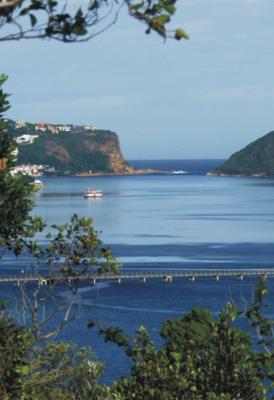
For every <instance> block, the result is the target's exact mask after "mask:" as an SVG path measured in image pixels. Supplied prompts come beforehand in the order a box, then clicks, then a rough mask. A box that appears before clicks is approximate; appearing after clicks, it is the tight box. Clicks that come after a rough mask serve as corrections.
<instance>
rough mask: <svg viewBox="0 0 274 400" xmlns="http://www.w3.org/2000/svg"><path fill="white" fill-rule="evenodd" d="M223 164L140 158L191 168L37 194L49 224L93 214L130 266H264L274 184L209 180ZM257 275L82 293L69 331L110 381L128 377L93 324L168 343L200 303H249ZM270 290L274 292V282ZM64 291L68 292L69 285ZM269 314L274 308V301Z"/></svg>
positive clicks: (78, 182) (13, 265)
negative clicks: (91, 191)
mask: <svg viewBox="0 0 274 400" xmlns="http://www.w3.org/2000/svg"><path fill="white" fill-rule="evenodd" d="M219 163H220V160H193V161H191V160H175V161H172V160H168V161H159V160H154V161H134V162H132V164H133V165H134V166H135V167H136V168H155V169H162V170H170V171H178V170H183V171H185V172H187V173H186V174H178V175H177V174H172V173H171V174H169V175H166V174H164V175H161V174H159V175H147V176H108V177H107V176H106V177H47V178H46V177H44V178H42V180H43V182H44V183H45V186H44V188H43V189H42V190H41V191H39V192H38V193H37V194H36V195H35V202H36V207H35V210H34V214H39V215H42V216H43V217H44V218H45V219H46V221H47V222H48V223H49V224H53V223H63V222H65V221H66V220H67V219H68V217H69V216H70V215H71V214H72V213H77V214H79V215H81V216H90V217H92V218H93V221H94V225H95V227H96V229H97V230H98V232H100V237H101V239H102V240H103V241H104V242H105V243H107V244H108V245H110V246H111V247H112V249H113V253H114V254H115V255H116V256H117V258H118V259H119V260H121V261H122V262H123V263H124V268H125V269H127V270H131V271H137V270H156V269H157V270H159V269H163V270H169V269H172V270H174V269H182V268H214V269H215V268H237V267H241V268H245V267H248V266H251V267H254V268H259V267H263V266H272V265H273V260H274V246H273V241H274V229H273V226H274V180H272V179H259V178H225V177H207V176H205V174H204V173H205V172H206V171H207V170H210V169H212V168H214V167H216V166H217V165H218V164H219ZM89 186H93V187H95V188H98V189H102V190H103V192H104V196H103V197H102V198H100V199H88V200H87V199H84V198H83V192H84V190H85V188H86V187H89ZM28 263H31V260H28V259H22V260H21V261H20V260H12V259H11V258H10V257H6V258H4V260H3V262H2V268H1V272H2V273H10V272H15V271H20V270H21V269H22V268H26V267H27V264H28ZM255 282H256V281H255V279H254V278H247V279H245V280H244V281H238V280H236V279H232V278H223V279H221V280H220V281H219V282H218V283H216V282H214V281H213V280H212V279H209V278H201V279H199V280H198V281H197V282H195V283H190V282H189V281H187V280H186V279H175V280H174V282H173V283H172V284H164V283H163V282H161V281H160V280H157V279H155V280H151V281H149V280H148V281H147V282H146V283H145V284H140V283H139V282H137V281H129V282H122V283H121V284H118V283H111V282H109V283H104V284H98V285H97V286H95V287H90V286H87V287H84V288H82V290H81V292H80V297H79V303H81V309H80V311H79V314H80V315H79V318H78V319H77V321H74V322H73V323H71V324H70V325H69V326H68V328H67V329H65V330H64V331H63V333H62V335H61V337H62V338H65V339H72V340H74V341H76V342H78V343H80V344H84V345H90V346H91V347H92V349H93V350H94V351H95V353H96V354H97V356H98V358H100V359H102V360H104V361H105V362H106V365H107V367H106V373H105V376H104V381H106V382H110V381H111V380H113V379H115V378H117V377H119V376H121V375H122V374H125V373H127V371H128V363H127V360H126V357H125V356H124V355H123V353H122V351H121V350H120V349H118V348H117V347H116V346H114V345H112V344H104V343H103V341H102V339H101V338H100V337H99V336H98V334H97V332H96V330H94V331H89V330H88V329H87V328H86V324H87V321H88V320H89V319H92V320H94V321H104V323H105V325H106V326H120V327H122V328H124V329H125V330H126V332H128V333H129V335H133V334H134V331H135V330H136V329H137V328H138V326H139V325H141V324H142V325H145V326H146V327H147V328H148V329H149V330H150V332H151V335H152V337H153V338H154V339H155V340H156V341H157V342H158V343H159V335H158V332H159V329H160V326H161V324H162V322H163V321H164V320H165V319H166V318H174V317H178V316H180V315H181V314H182V313H184V312H186V311H188V310H190V309H191V308H192V307H193V306H194V305H195V304H200V305H202V306H205V307H208V308H210V309H211V310H212V311H213V312H214V313H215V314H216V313H217V312H218V310H219V309H220V307H222V306H223V305H224V304H225V302H226V301H227V300H230V299H232V300H234V301H236V302H237V303H238V304H239V305H241V304H243V303H244V301H245V300H247V301H248V300H250V299H251V297H252V294H253V292H254V285H255ZM269 286H270V288H271V290H273V281H272V280H271V279H270V281H269ZM58 296H60V297H62V298H64V288H60V292H59V293H58ZM269 302H270V307H269V309H268V310H267V313H268V315H269V316H273V315H274V304H272V303H271V297H270V298H269Z"/></svg>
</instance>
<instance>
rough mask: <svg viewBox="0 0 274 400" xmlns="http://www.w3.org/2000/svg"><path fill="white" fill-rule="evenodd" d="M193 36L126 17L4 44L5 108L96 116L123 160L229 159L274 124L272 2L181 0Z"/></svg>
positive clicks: (26, 115)
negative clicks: (89, 34) (51, 37)
mask: <svg viewBox="0 0 274 400" xmlns="http://www.w3.org/2000/svg"><path fill="white" fill-rule="evenodd" d="M173 25H175V26H181V27H183V28H184V29H185V30H186V31H187V32H188V34H189V35H190V40H189V41H188V42H186V41H182V42H175V41H168V42H166V43H163V41H162V39H161V38H160V37H158V36H156V35H155V34H154V35H145V34H144V33H143V32H144V26H142V25H140V24H139V23H137V22H135V21H133V20H132V19H131V18H129V17H127V16H126V14H124V15H122V16H121V18H120V20H119V22H118V23H117V24H116V25H115V26H114V27H113V28H111V29H110V30H109V31H108V32H106V33H104V34H103V35H101V36H99V37H97V38H96V39H95V40H93V41H91V42H87V43H83V44H62V43H56V42H50V41H28V42H18V43H1V53H0V57H1V58H0V60H1V62H0V65H1V72H6V73H8V75H9V81H8V83H7V85H6V89H7V90H8V91H9V92H10V93H12V97H11V102H12V109H11V110H10V111H9V113H8V116H9V117H11V118H14V119H24V120H28V121H33V122H37V121H47V122H53V123H57V122H62V123H66V122H67V123H75V124H89V123H90V124H94V125H96V126H97V127H99V128H107V129H111V130H114V131H115V132H117V133H118V134H119V137H120V141H121V147H122V150H123V153H124V156H125V157H126V158H127V159H141V158H143V159H145V158H147V159H150V158H156V159H157V158H225V157H228V156H229V155H230V154H231V153H232V152H234V151H236V150H238V149H240V148H241V147H243V146H245V145H246V144H248V143H249V142H250V141H252V140H255V139H257V138H258V137H260V136H262V135H264V134H265V133H267V132H269V131H271V130H274V1H273V0H186V1H182V0H178V13H177V16H176V18H175V21H174V24H173Z"/></svg>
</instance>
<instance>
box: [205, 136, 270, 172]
mask: <svg viewBox="0 0 274 400" xmlns="http://www.w3.org/2000/svg"><path fill="white" fill-rule="evenodd" d="M213 174H216V175H221V174H224V175H250V176H252V175H253V176H254V175H255V176H270V175H271V176H274V132H270V133H268V134H267V135H265V136H263V137H261V138H260V139H258V140H256V141H255V142H252V143H250V144H249V145H248V146H246V147H245V148H244V149H242V150H240V151H238V152H237V153H234V154H232V156H231V157H230V158H229V159H228V160H227V161H226V162H224V164H222V165H221V166H220V167H218V168H217V169H216V170H215V171H214V172H213Z"/></svg>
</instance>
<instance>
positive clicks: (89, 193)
mask: <svg viewBox="0 0 274 400" xmlns="http://www.w3.org/2000/svg"><path fill="white" fill-rule="evenodd" d="M102 196H103V192H102V190H96V189H92V188H87V189H86V190H85V192H84V197H85V198H86V199H90V198H94V197H102Z"/></svg>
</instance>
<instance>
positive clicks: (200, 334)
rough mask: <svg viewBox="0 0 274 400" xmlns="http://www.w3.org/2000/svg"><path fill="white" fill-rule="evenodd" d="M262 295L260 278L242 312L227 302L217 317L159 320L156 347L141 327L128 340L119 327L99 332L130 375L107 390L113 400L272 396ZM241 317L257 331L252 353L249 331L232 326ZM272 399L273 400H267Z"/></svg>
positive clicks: (198, 313)
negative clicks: (120, 352) (124, 359)
mask: <svg viewBox="0 0 274 400" xmlns="http://www.w3.org/2000/svg"><path fill="white" fill-rule="evenodd" d="M266 293H267V289H266V286H265V282H264V281H263V280H261V281H260V282H259V285H258V287H257V290H256V294H255V297H254V301H253V302H252V304H251V305H250V307H249V309H248V310H246V311H240V310H239V309H237V308H236V307H235V306H234V305H233V304H231V303H228V304H227V306H226V308H224V309H223V310H221V312H220V314H219V316H218V318H214V317H213V316H212V314H211V313H210V312H209V311H208V310H205V309H202V308H194V309H193V310H192V311H190V312H189V313H187V314H185V315H183V316H182V317H181V318H178V319H174V320H167V321H165V322H164V324H163V327H162V330H161V336H162V338H163V340H164V343H163V345H162V346H161V347H160V349H158V348H157V346H156V345H155V343H154V342H153V341H152V340H151V339H150V337H149V333H148V332H147V330H146V329H145V328H144V327H140V328H139V330H138V332H137V336H136V337H135V338H134V339H133V341H130V340H129V338H128V337H127V336H126V335H125V334H124V333H123V331H122V330H121V329H119V328H107V329H104V328H102V329H101V334H103V336H104V338H105V341H113V342H115V343H117V344H118V345H119V346H121V347H122V348H124V350H125V352H126V354H127V356H128V357H130V359H131V361H132V367H131V374H130V376H129V377H124V378H122V379H120V380H119V381H118V382H115V383H114V384H113V386H112V390H113V393H115V395H117V396H118V399H137V400H143V399H146V400H153V399H159V400H236V399H238V400H266V399H268V398H269V395H270V393H271V394H273V392H272V390H273V381H274V373H273V365H274V347H273V321H272V320H269V319H267V318H266V317H264V316H263V313H262V311H263V309H264V308H265V307H266V305H265V304H264V301H263V298H264V295H265V294H266ZM240 316H245V317H246V318H247V319H248V320H249V321H250V322H251V325H252V326H253V327H255V328H256V331H257V333H258V337H259V342H258V344H257V347H256V349H254V343H253V341H252V336H251V334H250V333H246V332H243V331H241V330H240V329H239V328H236V327H235V321H236V320H237V319H238V317H240ZM272 398H273V397H272Z"/></svg>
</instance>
